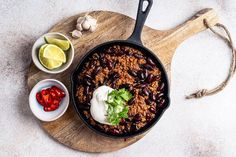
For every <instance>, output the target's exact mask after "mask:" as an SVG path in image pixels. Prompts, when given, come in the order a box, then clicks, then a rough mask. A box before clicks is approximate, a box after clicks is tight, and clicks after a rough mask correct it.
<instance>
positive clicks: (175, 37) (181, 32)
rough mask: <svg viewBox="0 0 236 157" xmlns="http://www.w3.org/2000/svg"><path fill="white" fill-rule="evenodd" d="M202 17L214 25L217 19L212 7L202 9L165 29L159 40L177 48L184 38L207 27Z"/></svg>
mask: <svg viewBox="0 0 236 157" xmlns="http://www.w3.org/2000/svg"><path fill="white" fill-rule="evenodd" d="M204 19H206V20H207V22H208V23H209V25H210V26H214V25H215V24H216V23H218V21H219V19H218V16H217V13H216V12H215V10H213V9H212V8H206V9H203V10H201V11H199V12H198V13H197V14H195V15H194V16H193V17H192V18H191V19H189V20H187V21H186V22H185V23H183V24H181V25H179V26H177V27H176V28H174V29H171V30H168V31H166V34H165V37H164V38H163V39H162V40H161V41H160V42H161V43H165V45H166V44H170V45H171V46H172V47H173V48H174V49H175V48H177V47H178V46H179V45H180V44H181V43H182V42H183V41H184V40H186V39H188V38H189V37H191V36H193V35H195V34H197V33H199V32H201V31H204V30H206V29H207V28H206V26H205V25H204V22H203V20H204ZM161 45H162V44H161ZM162 46H163V45H162ZM173 53H174V52H173Z"/></svg>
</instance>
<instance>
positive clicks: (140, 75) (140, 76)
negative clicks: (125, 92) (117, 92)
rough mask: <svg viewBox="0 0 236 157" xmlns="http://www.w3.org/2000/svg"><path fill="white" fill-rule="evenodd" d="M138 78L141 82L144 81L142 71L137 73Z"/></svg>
mask: <svg viewBox="0 0 236 157" xmlns="http://www.w3.org/2000/svg"><path fill="white" fill-rule="evenodd" d="M138 78H139V79H141V80H144V79H145V74H144V72H143V71H141V70H140V71H138Z"/></svg>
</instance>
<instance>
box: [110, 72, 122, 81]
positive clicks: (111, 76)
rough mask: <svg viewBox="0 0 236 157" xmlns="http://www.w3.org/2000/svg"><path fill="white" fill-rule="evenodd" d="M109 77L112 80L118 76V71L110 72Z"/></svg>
mask: <svg viewBox="0 0 236 157" xmlns="http://www.w3.org/2000/svg"><path fill="white" fill-rule="evenodd" d="M109 77H110V78H109V79H111V80H113V81H114V80H116V79H118V78H120V75H119V73H117V72H114V73H111V74H110V76H109Z"/></svg>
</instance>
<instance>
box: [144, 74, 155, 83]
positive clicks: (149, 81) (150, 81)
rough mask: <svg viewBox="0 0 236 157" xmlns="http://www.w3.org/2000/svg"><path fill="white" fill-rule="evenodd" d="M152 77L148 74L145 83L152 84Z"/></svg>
mask: <svg viewBox="0 0 236 157" xmlns="http://www.w3.org/2000/svg"><path fill="white" fill-rule="evenodd" d="M153 76H154V75H153V74H149V75H148V77H147V79H146V82H147V83H152V82H153V81H154V77H153Z"/></svg>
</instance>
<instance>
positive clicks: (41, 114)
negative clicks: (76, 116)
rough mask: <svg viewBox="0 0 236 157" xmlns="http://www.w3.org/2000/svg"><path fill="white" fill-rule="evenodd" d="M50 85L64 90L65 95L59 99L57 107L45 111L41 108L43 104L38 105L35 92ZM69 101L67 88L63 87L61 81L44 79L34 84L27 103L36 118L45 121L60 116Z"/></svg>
mask: <svg viewBox="0 0 236 157" xmlns="http://www.w3.org/2000/svg"><path fill="white" fill-rule="evenodd" d="M51 86H57V87H59V88H60V89H62V90H63V91H64V92H65V94H66V96H65V97H64V98H63V99H62V100H61V102H60V105H59V108H58V109H56V110H54V111H50V112H45V111H44V110H43V106H42V105H40V104H39V103H38V101H37V100H36V93H38V92H39V91H41V90H42V89H44V88H50V87H51ZM69 101H70V98H69V93H68V90H67V88H66V87H65V85H64V84H63V83H61V82H60V81H57V80H55V79H45V80H42V81H40V82H38V83H37V84H36V85H35V86H34V88H33V89H32V90H31V92H30V95H29V105H30V109H31V111H32V112H33V114H34V115H35V116H36V117H37V118H38V119H40V120H42V121H47V122H49V121H54V120H56V119H58V118H59V117H61V116H62V115H63V114H64V113H65V112H66V110H67V108H68V106H69Z"/></svg>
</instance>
